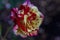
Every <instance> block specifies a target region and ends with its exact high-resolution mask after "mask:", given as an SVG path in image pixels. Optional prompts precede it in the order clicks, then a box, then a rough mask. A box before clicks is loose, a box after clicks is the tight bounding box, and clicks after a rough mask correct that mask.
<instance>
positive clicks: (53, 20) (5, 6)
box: [0, 0, 60, 40]
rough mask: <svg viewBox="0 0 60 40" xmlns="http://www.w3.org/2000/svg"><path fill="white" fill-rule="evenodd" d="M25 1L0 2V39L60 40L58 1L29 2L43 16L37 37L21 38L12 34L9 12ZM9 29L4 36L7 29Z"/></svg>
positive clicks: (10, 0) (7, 0) (37, 0)
mask: <svg viewBox="0 0 60 40" xmlns="http://www.w3.org/2000/svg"><path fill="white" fill-rule="evenodd" d="M24 1H26V0H0V39H1V40H60V0H30V1H31V3H32V4H34V5H35V6H37V7H38V9H39V11H41V12H42V13H43V15H44V21H43V23H42V25H41V26H40V30H39V33H38V35H37V36H34V37H27V38H21V37H20V36H15V35H14V34H13V32H12V27H13V24H14V23H13V22H12V20H11V19H10V10H11V8H14V7H19V6H20V5H21V4H22V3H23V2H24ZM9 27H11V29H10V30H9V32H8V33H7V35H6V32H7V30H8V28H9ZM5 35H6V37H5V39H4V38H3V37H4V36H5Z"/></svg>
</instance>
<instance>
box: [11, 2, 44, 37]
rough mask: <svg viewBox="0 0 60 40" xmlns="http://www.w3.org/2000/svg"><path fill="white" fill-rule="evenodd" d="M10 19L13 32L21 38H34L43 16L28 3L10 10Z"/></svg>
mask: <svg viewBox="0 0 60 40" xmlns="http://www.w3.org/2000/svg"><path fill="white" fill-rule="evenodd" d="M11 19H12V20H13V22H14V26H13V32H14V34H15V35H20V36H21V37H23V38H26V37H27V36H36V35H37V34H38V30H39V26H40V25H41V24H42V21H43V19H44V16H43V14H42V13H41V12H40V11H39V10H38V8H37V7H36V6H34V5H32V4H31V3H30V2H29V4H27V2H24V3H23V4H22V5H20V7H19V8H13V9H12V10H11Z"/></svg>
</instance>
